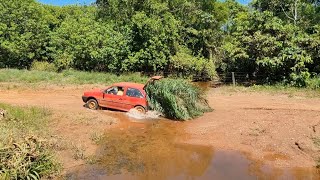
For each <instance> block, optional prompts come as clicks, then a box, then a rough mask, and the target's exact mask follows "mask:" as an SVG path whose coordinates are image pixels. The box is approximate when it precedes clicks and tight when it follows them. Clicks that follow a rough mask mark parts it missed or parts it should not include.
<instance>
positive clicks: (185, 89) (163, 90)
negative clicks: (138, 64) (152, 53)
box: [145, 79, 212, 120]
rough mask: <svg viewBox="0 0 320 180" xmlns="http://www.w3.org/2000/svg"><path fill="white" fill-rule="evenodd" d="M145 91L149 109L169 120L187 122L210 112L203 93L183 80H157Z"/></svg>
mask: <svg viewBox="0 0 320 180" xmlns="http://www.w3.org/2000/svg"><path fill="white" fill-rule="evenodd" d="M145 90H146V93H147V95H148V103H149V106H150V108H151V109H153V110H156V111H159V112H160V113H162V114H163V115H164V116H165V117H167V118H170V119H174V120H189V119H192V118H196V117H198V116H201V115H203V113H205V112H209V111H212V109H211V108H210V106H209V105H208V103H207V100H206V99H205V92H203V91H202V90H200V88H198V87H196V86H194V85H192V84H190V83H189V82H187V81H185V80H178V79H162V80H157V81H154V82H151V83H148V85H147V86H146V89H145Z"/></svg>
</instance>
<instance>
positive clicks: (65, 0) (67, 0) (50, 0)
mask: <svg viewBox="0 0 320 180" xmlns="http://www.w3.org/2000/svg"><path fill="white" fill-rule="evenodd" d="M38 1H39V2H42V3H45V4H52V5H59V6H63V5H69V4H90V3H92V2H95V0H38ZM238 1H239V2H240V3H242V4H248V3H249V2H250V1H251V0H238Z"/></svg>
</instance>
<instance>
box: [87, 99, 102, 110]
mask: <svg viewBox="0 0 320 180" xmlns="http://www.w3.org/2000/svg"><path fill="white" fill-rule="evenodd" d="M86 107H87V108H88V109H92V110H97V109H98V108H99V104H98V102H97V100H95V99H90V100H89V101H87V103H86Z"/></svg>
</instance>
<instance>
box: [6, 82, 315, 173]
mask: <svg viewBox="0 0 320 180" xmlns="http://www.w3.org/2000/svg"><path fill="white" fill-rule="evenodd" d="M88 88H89V86H80V87H65V88H61V87H45V88H39V89H36V90H35V89H32V88H22V89H19V88H17V89H14V88H13V89H12V88H3V87H1V86H0V102H4V103H9V104H15V105H31V106H40V107H46V108H49V109H52V111H53V120H52V125H51V126H52V131H53V133H55V134H56V135H57V136H58V137H59V139H58V140H59V141H61V142H65V144H67V145H68V146H66V147H61V148H60V150H59V151H58V152H57V156H58V158H59V160H60V161H61V162H62V164H63V166H64V168H65V171H64V172H63V174H64V175H66V177H67V178H68V179H106V178H108V179H157V178H158V177H159V178H158V179H235V178H236V179H320V178H319V172H318V171H317V170H316V169H314V168H313V167H315V166H316V159H317V158H319V157H320V154H319V152H320V151H319V147H317V145H316V144H315V143H314V139H316V138H320V99H319V98H306V97H303V96H301V97H300V96H297V97H288V96H287V95H283V94H272V95H270V94H267V93H252V92H228V91H224V89H223V88H219V89H209V90H208V99H209V103H210V105H211V106H212V107H213V108H214V109H215V110H214V111H213V112H211V113H207V114H205V115H204V116H203V117H200V118H198V119H195V120H193V121H189V122H184V123H181V122H173V121H169V120H163V119H161V120H159V119H135V118H132V117H130V116H128V115H126V114H125V113H122V112H115V111H89V110H87V109H85V108H84V107H83V102H82V101H81V95H82V92H83V91H84V90H87V89H88ZM90 88H91V87H90ZM92 88H93V87H92ZM94 88H96V87H94ZM100 134H102V135H101V137H100V136H99V137H98V136H97V135H100ZM93 139H99V142H98V144H96V143H94V142H93ZM70 147H71V148H70ZM75 154H76V155H77V156H76V157H77V158H75ZM79 157H80V158H79ZM88 157H90V161H88ZM90 163H93V164H90Z"/></svg>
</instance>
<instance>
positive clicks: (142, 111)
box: [134, 106, 146, 114]
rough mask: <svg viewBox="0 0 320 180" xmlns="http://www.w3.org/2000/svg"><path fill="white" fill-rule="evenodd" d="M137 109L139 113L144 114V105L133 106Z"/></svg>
mask: <svg viewBox="0 0 320 180" xmlns="http://www.w3.org/2000/svg"><path fill="white" fill-rule="evenodd" d="M134 108H135V109H136V110H137V111H139V112H140V113H142V114H145V113H146V110H145V109H144V107H142V106H136V107H134Z"/></svg>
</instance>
